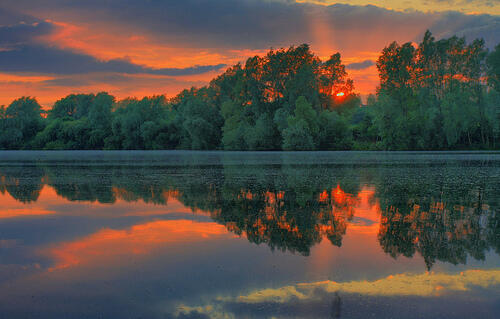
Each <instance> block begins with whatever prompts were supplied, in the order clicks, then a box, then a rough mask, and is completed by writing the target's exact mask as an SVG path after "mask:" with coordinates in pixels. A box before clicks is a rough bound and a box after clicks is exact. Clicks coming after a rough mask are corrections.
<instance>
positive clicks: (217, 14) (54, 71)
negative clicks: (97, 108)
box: [0, 0, 500, 106]
mask: <svg viewBox="0 0 500 319" xmlns="http://www.w3.org/2000/svg"><path fill="white" fill-rule="evenodd" d="M347 3H349V4H347ZM426 29H430V30H431V32H433V34H434V35H435V36H436V37H437V38H442V37H449V36H451V35H454V34H457V35H459V36H465V37H466V39H468V40H471V39H474V38H477V37H483V38H484V39H485V41H486V46H487V47H489V48H492V47H494V46H495V45H496V44H498V43H499V42H500V0H416V1H397V0H373V1H364V0H354V1H335V0H297V1H293V0H175V1H174V0H172V1H171V0H164V1H160V0H126V1H121V0H74V1H67V0H44V1H33V0H2V3H1V4H0V105H2V104H5V105H7V104H9V103H10V102H11V101H12V100H13V99H14V98H17V97H20V96H23V95H29V96H34V97H36V98H37V99H38V101H39V102H40V103H41V104H42V105H44V106H50V105H52V104H53V103H54V102H55V101H56V100H57V99H59V98H61V97H63V96H65V95H67V94H69V93H77V92H84V93H89V92H99V91H108V92H109V93H111V94H113V95H115V96H116V97H117V98H120V99H121V98H124V97H127V96H138V97H140V96H144V95H153V94H167V96H173V95H175V94H176V93H178V92H179V91H180V90H182V89H184V88H189V87H191V86H202V85H205V84H207V83H208V81H209V80H210V79H212V78H213V77H214V76H216V75H217V74H219V73H221V72H223V71H224V69H225V68H226V67H227V66H230V65H232V64H235V63H237V62H243V61H245V59H246V58H248V57H249V56H253V55H256V54H265V52H266V51H267V50H268V49H269V48H271V47H272V48H280V47H288V46H290V45H299V44H301V43H309V44H310V45H311V48H312V50H313V51H314V52H315V53H316V54H318V55H319V56H320V57H322V58H326V57H328V56H330V55H331V54H333V53H335V52H337V51H338V52H340V53H341V55H342V60H343V62H344V63H345V64H346V65H347V67H348V72H349V74H350V76H351V77H352V78H353V79H354V81H355V88H356V91H357V92H359V93H361V94H364V95H366V94H368V93H370V92H374V91H375V88H376V85H377V84H378V77H377V72H376V68H375V66H374V61H375V60H376V58H377V56H378V55H379V53H380V51H381V50H382V49H383V48H384V46H386V45H387V44H389V43H390V42H391V41H393V40H396V41H398V42H407V41H415V42H418V41H420V40H421V37H422V35H423V33H424V32H425V30H426Z"/></svg>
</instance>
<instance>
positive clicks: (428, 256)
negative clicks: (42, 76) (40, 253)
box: [0, 155, 500, 269]
mask: <svg viewBox="0 0 500 319" xmlns="http://www.w3.org/2000/svg"><path fill="white" fill-rule="evenodd" d="M466 164H467V163H466ZM469 164H471V163H469ZM484 165H486V166H487V165H489V164H488V163H486V164H484ZM484 165H477V163H474V165H471V167H470V168H468V169H464V168H463V167H460V166H457V165H456V164H446V165H444V164H443V165H440V166H439V167H432V166H428V167H427V166H426V167H420V168H417V169H413V168H412V169H409V168H408V167H389V166H384V165H377V166H365V167H362V168H360V167H359V165H358V166H356V165H351V164H348V163H346V164H342V165H333V164H318V163H305V164H304V163H302V164H301V165H297V163H296V160H295V159H294V158H293V156H292V155H282V156H280V157H278V160H276V161H274V162H269V163H267V162H266V163H257V164H255V162H253V161H251V160H249V161H246V160H245V159H244V158H243V159H241V158H240V159H238V161H235V159H234V158H233V157H224V156H217V157H214V158H212V159H211V160H210V161H209V162H206V160H205V161H202V160H199V159H197V157H196V156H191V157H189V156H188V157H182V158H181V159H179V160H178V161H176V162H175V165H161V164H158V163H154V162H148V163H142V162H139V163H137V164H136V165H122V164H120V163H113V162H109V163H108V162H104V163H103V164H102V165H88V164H85V165H84V164H82V165H47V163H32V164H31V165H24V164H23V165H17V166H16V165H14V166H1V167H0V191H1V192H2V193H4V192H8V193H9V194H10V195H11V196H12V197H13V198H15V199H16V200H18V201H20V202H22V203H28V202H32V201H36V200H37V198H38V196H39V194H40V190H41V189H42V187H43V185H49V186H51V187H53V188H54V189H55V191H56V193H57V194H58V195H59V196H61V197H63V198H65V199H67V200H70V201H90V202H95V201H97V202H100V203H114V202H116V201H117V200H118V199H120V200H124V201H127V202H133V201H137V200H142V201H144V202H147V203H154V204H158V205H165V204H167V203H168V201H169V200H170V199H171V198H175V199H176V200H178V201H180V202H181V203H182V204H183V205H185V206H187V207H190V208H192V209H193V210H201V211H204V212H207V213H209V214H210V216H211V218H212V219H213V220H215V221H217V222H218V223H221V224H223V225H225V227H226V228H227V229H228V230H230V231H231V232H233V233H235V234H238V235H241V236H245V237H246V238H247V239H248V240H249V241H250V242H252V243H256V244H265V245H267V246H269V247H270V248H271V249H273V250H281V251H290V252H294V253H298V254H302V255H308V254H309V253H310V249H311V247H313V246H314V245H316V244H318V243H319V242H320V241H321V240H323V239H325V238H326V239H327V240H329V241H330V242H331V244H332V245H335V246H338V247H340V246H341V245H342V239H343V237H344V235H345V234H346V232H347V231H348V228H349V225H350V223H351V222H353V219H354V218H355V217H356V207H358V205H359V202H360V197H359V195H360V191H361V189H362V187H361V185H373V186H374V187H375V189H376V192H375V194H374V196H373V197H372V198H371V201H373V202H377V203H378V204H379V205H380V208H381V209H380V212H379V213H380V227H379V232H378V240H379V243H380V245H381V247H382V249H383V250H384V251H385V252H386V253H387V254H390V255H391V256H392V257H394V258H397V257H398V256H406V257H412V256H414V255H415V254H416V253H418V254H420V255H421V256H422V257H423V258H424V260H425V263H426V265H427V267H428V268H429V269H430V268H431V267H432V266H433V265H434V263H435V262H436V261H442V262H448V263H452V264H465V263H466V262H467V258H468V256H470V257H472V258H474V259H476V260H483V259H484V258H485V254H486V252H487V251H488V250H489V249H494V250H495V251H496V252H497V253H500V239H499V236H500V230H499V227H500V226H499V225H500V220H499V219H500V214H499V213H498V207H499V205H498V199H497V194H498V189H497V186H495V185H494V183H493V184H492V183H488V182H487V181H488V180H487V179H477V178H476V177H475V176H477V174H479V173H478V172H477V171H474V167H479V168H477V169H480V168H481V167H482V166H484ZM492 169H494V167H493V168H492ZM495 173H497V172H496V171H495ZM377 207H378V206H377Z"/></svg>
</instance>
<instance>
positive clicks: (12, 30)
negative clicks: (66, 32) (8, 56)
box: [0, 22, 54, 47]
mask: <svg viewBox="0 0 500 319" xmlns="http://www.w3.org/2000/svg"><path fill="white" fill-rule="evenodd" d="M53 29H54V28H53V25H52V24H50V23H47V22H34V23H32V24H27V23H25V22H21V23H17V24H13V25H0V46H2V47H4V46H5V47H10V46H15V45H19V44H22V43H29V42H32V41H33V40H34V39H35V38H36V37H38V36H41V35H46V34H49V33H50V32H52V30H53Z"/></svg>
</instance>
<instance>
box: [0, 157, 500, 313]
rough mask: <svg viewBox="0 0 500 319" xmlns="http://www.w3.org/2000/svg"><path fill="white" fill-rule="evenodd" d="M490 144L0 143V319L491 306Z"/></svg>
mask: <svg viewBox="0 0 500 319" xmlns="http://www.w3.org/2000/svg"><path fill="white" fill-rule="evenodd" d="M499 253H500V153H495V152H418V153H413V152H297V153H294V152H291V153H287V152H263V153H259V152H194V151H193V152H187V151H165V152H163V151H162V152H138V151H137V152H136V151H129V152H127V151H123V152H94V151H89V152H79V151H78V152H77V151H75V152H71V151H61V152H17V151H15V152H0V318H9V319H12V318H429V317H433V318H498V317H497V316H498V313H499V312H500V256H499Z"/></svg>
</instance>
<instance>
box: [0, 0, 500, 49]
mask: <svg viewBox="0 0 500 319" xmlns="http://www.w3.org/2000/svg"><path fill="white" fill-rule="evenodd" d="M5 3H6V4H5V5H8V6H9V7H10V8H12V9H15V10H20V11H24V12H30V13H33V14H35V13H38V14H41V15H44V17H48V18H52V19H59V20H69V21H80V22H85V23H94V24H99V25H102V26H105V25H106V26H108V27H109V26H110V25H113V26H114V28H117V29H119V30H121V31H123V32H130V33H133V32H143V33H145V34H149V35H153V36H154V37H155V39H163V41H165V42H166V43H172V44H182V45H183V46H192V47H203V48H253V49H268V48H269V47H271V46H273V47H279V46H289V45H291V44H300V43H304V42H306V43H310V42H311V41H313V40H314V38H315V37H317V36H322V35H321V34H318V33H321V32H322V31H321V30H318V28H317V24H318V23H321V27H323V28H328V29H330V30H332V31H331V32H330V33H332V32H333V33H334V36H335V44H336V47H338V48H339V49H345V47H349V46H353V45H356V46H357V47H359V46H361V45H362V44H363V43H365V46H370V45H372V42H373V39H372V38H373V37H374V35H377V37H380V35H385V36H386V37H387V38H388V39H391V40H398V41H399V40H401V39H407V40H412V37H413V36H414V35H413V34H409V33H408V30H412V32H413V31H415V30H419V31H420V32H419V34H423V32H425V29H427V28H431V31H433V29H436V32H439V33H444V30H450V29H447V28H443V26H447V25H450V24H451V25H452V26H454V27H453V28H452V29H451V30H452V31H453V32H454V33H464V34H470V35H471V36H472V35H474V36H483V32H485V33H486V34H485V35H484V36H485V37H486V38H488V41H495V42H500V30H499V27H498V23H499V21H500V17H498V16H489V15H466V14H463V13H458V12H445V13H436V12H434V13H424V12H419V11H414V10H413V11H405V12H399V11H393V10H388V9H385V8H380V7H376V6H373V5H367V6H352V5H346V4H334V5H330V6H324V5H316V4H311V3H296V2H294V1H285V0H281V1H277V0H274V1H272V0H233V1H226V0H183V1H178V0H165V1H142V0H128V1H122V0H108V1H101V0H86V1H83V0H75V1H63V0H46V1H44V2H43V3H42V2H39V3H37V2H35V3H34V2H33V1H27V0H5ZM110 29H111V28H110ZM495 31H496V32H495ZM342 32H345V33H346V34H345V36H343V34H342V35H339V33H342ZM324 36H325V37H327V36H328V30H324ZM408 37H410V38H408ZM379 41H380V39H379ZM379 46H380V45H377V49H379V48H378V47H379Z"/></svg>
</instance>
